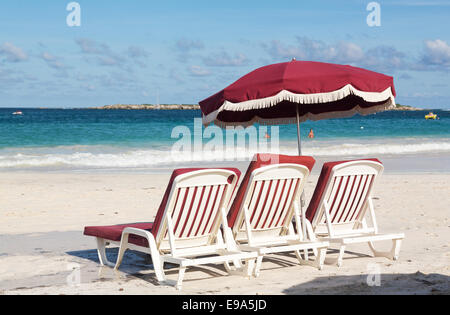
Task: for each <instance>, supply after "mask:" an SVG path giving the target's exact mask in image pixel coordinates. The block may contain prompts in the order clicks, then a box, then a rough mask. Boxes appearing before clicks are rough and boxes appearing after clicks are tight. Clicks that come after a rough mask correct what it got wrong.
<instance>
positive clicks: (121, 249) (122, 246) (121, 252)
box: [114, 242, 128, 270]
mask: <svg viewBox="0 0 450 315" xmlns="http://www.w3.org/2000/svg"><path fill="white" fill-rule="evenodd" d="M127 245H128V242H127V243H126V244H124V243H123V242H121V243H120V247H119V252H118V254H117V260H116V265H115V266H114V269H115V270H118V269H119V266H120V264H121V263H122V259H123V255H124V254H125V252H126V251H127V249H128V247H127Z"/></svg>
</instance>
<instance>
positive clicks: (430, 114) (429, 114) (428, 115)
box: [425, 112, 437, 120]
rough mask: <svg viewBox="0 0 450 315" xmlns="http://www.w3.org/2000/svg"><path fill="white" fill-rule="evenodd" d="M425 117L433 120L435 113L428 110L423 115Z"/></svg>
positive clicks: (435, 117)
mask: <svg viewBox="0 0 450 315" xmlns="http://www.w3.org/2000/svg"><path fill="white" fill-rule="evenodd" d="M425 119H427V120H428V119H433V120H435V119H437V115H436V114H434V113H433V112H429V113H428V114H427V115H425Z"/></svg>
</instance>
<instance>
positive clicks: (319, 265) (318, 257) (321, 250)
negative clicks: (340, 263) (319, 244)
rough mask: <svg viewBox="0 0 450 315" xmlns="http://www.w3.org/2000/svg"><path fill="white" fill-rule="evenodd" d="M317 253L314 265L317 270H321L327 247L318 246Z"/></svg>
mask: <svg viewBox="0 0 450 315" xmlns="http://www.w3.org/2000/svg"><path fill="white" fill-rule="evenodd" d="M317 252H318V253H317V255H316V267H317V268H318V269H319V270H322V269H323V263H324V262H325V257H326V255H327V248H326V247H324V248H319V249H318V250H317Z"/></svg>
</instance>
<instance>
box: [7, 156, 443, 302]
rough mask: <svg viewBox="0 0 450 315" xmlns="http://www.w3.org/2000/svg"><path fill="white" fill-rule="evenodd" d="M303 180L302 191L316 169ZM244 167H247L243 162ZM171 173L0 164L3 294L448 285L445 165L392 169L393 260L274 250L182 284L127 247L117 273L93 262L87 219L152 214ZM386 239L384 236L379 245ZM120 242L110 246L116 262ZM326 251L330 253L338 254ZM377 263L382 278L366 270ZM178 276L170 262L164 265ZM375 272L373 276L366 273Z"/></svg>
mask: <svg viewBox="0 0 450 315" xmlns="http://www.w3.org/2000/svg"><path fill="white" fill-rule="evenodd" d="M320 167H321V165H320V164H318V165H316V167H315V172H314V173H313V174H312V175H311V176H310V178H309V180H308V183H307V186H306V191H305V192H306V200H309V198H310V196H311V193H312V191H313V189H314V186H315V184H316V181H317V176H318V173H317V172H318V170H320ZM243 170H244V169H243ZM169 176H170V174H169V173H161V174H151V173H139V172H129V173H127V172H120V173H106V172H98V173H87V172H79V173H77V172H66V173H64V172H25V171H22V172H2V173H0V200H1V202H0V213H1V221H0V222H1V223H0V295H1V294H450V249H449V245H450V230H449V228H450V222H449V217H450V207H449V205H450V174H449V173H442V174H439V173H425V172H422V173H411V172H401V173H389V172H386V173H385V174H383V176H382V177H381V178H380V181H379V184H378V186H377V187H376V189H375V193H374V197H375V198H374V205H375V209H376V213H377V218H378V224H379V227H380V230H381V232H383V231H385V232H403V233H405V234H406V239H405V240H404V242H403V245H402V250H401V253H400V259H399V260H398V261H390V260H388V259H385V258H373V257H370V250H369V248H368V246H367V245H365V244H363V245H354V246H349V247H348V248H347V250H348V252H347V254H346V256H345V258H344V265H343V266H342V267H341V268H337V267H336V266H334V265H325V267H324V269H323V270H321V271H319V270H317V269H315V268H312V267H309V266H300V265H298V264H296V259H295V256H294V255H290V254H288V255H277V256H271V257H269V258H267V259H265V261H264V262H263V266H262V271H261V275H260V277H259V278H256V279H255V278H252V279H244V278H242V277H239V276H228V275H227V274H226V272H225V270H224V268H223V267H222V266H220V265H211V266H209V265H208V266H204V267H196V268H191V269H188V271H187V272H186V276H185V281H184V283H183V290H182V291H177V290H175V289H174V288H173V287H168V286H163V285H158V283H157V281H156V278H155V277H154V273H153V270H152V268H151V265H150V262H151V261H150V259H149V258H148V256H146V255H142V254H139V253H135V252H131V251H128V252H127V254H126V256H125V258H124V263H123V264H122V266H121V268H120V270H119V271H118V272H114V271H113V270H112V269H111V268H109V267H100V266H99V264H98V258H97V254H96V250H95V248H96V247H95V246H96V245H95V240H94V239H93V238H91V237H85V236H83V235H82V231H83V228H84V226H86V225H107V224H119V223H127V222H148V221H152V220H153V218H154V216H155V214H156V210H157V208H158V206H159V203H160V201H161V197H162V195H163V193H164V190H165V188H166V185H167V182H168V178H169ZM379 246H380V247H381V248H388V247H389V246H390V242H388V243H387V244H384V243H381V244H379ZM116 253H117V249H111V250H110V251H109V257H110V260H112V261H114V259H115V255H116ZM336 255H337V254H336V251H334V250H333V249H331V250H329V253H328V256H329V257H336ZM373 270H378V271H379V272H380V278H379V279H380V283H379V284H380V285H379V286H369V285H368V284H367V281H366V280H367V277H368V274H370V273H372V272H373ZM166 274H167V276H168V278H169V279H176V277H177V270H176V269H171V270H168V271H167V273H166ZM372 279H373V278H372Z"/></svg>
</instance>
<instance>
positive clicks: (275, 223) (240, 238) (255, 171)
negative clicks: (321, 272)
mask: <svg viewBox="0 0 450 315" xmlns="http://www.w3.org/2000/svg"><path fill="white" fill-rule="evenodd" d="M314 163H315V161H314V159H313V158H312V157H309V156H287V155H274V154H257V155H256V156H255V157H254V159H253V161H252V162H251V163H250V166H249V167H248V170H247V172H246V174H245V177H244V179H243V181H242V183H241V185H240V187H239V189H238V191H237V194H236V197H235V199H234V202H233V204H232V206H231V208H230V212H229V213H228V224H229V228H228V229H226V230H225V238H227V239H235V240H236V241H237V243H238V246H239V249H241V250H243V251H249V252H252V251H253V252H257V253H258V258H257V260H256V266H255V268H254V275H255V276H256V277H257V276H258V275H259V272H260V268H261V263H262V259H263V257H264V256H265V255H267V254H271V253H281V252H295V254H296V255H297V258H298V260H299V262H300V263H302V264H310V265H311V264H312V265H315V266H317V267H318V268H319V269H321V268H322V265H323V262H324V259H325V255H326V249H327V247H328V242H326V241H320V242H319V241H307V240H304V239H303V233H302V232H301V231H302V229H303V228H302V224H301V220H300V196H301V193H302V191H303V187H304V185H305V183H306V179H307V178H308V175H309V173H310V170H311V169H312V167H313V165H314ZM293 219H294V222H295V228H294V226H293V224H292V222H293ZM308 249H314V250H315V251H316V253H317V254H318V256H317V257H316V259H315V261H314V262H311V261H309V260H307V256H306V257H305V259H303V258H302V257H301V254H300V251H305V252H306V251H307V250H308Z"/></svg>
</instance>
